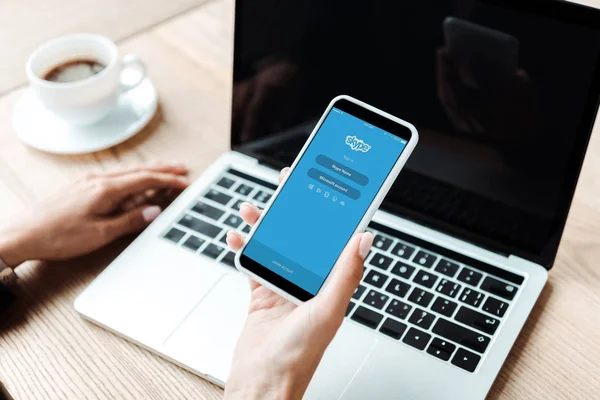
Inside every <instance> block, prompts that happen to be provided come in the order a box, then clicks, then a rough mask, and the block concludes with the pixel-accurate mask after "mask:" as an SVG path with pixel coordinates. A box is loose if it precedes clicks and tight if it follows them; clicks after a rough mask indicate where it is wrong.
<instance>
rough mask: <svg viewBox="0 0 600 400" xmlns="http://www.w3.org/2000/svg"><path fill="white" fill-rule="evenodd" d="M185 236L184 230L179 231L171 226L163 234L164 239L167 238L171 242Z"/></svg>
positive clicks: (175, 241)
mask: <svg viewBox="0 0 600 400" xmlns="http://www.w3.org/2000/svg"><path fill="white" fill-rule="evenodd" d="M184 236H185V232H184V231H180V230H179V229H177V228H171V229H170V230H169V232H167V233H165V235H164V236H163V237H164V238H165V239H169V240H170V241H171V242H174V243H179V241H180V240H181V239H182V238H183V237H184Z"/></svg>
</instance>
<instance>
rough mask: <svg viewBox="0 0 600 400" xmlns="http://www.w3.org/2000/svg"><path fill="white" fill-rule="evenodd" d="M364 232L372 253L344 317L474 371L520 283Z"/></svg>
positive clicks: (432, 249)
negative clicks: (371, 237) (367, 235)
mask: <svg viewBox="0 0 600 400" xmlns="http://www.w3.org/2000/svg"><path fill="white" fill-rule="evenodd" d="M369 230H370V231H372V232H373V234H374V235H375V240H374V243H373V250H372V251H371V254H370V255H369V257H368V258H367V261H366V263H365V273H364V278H363V281H362V282H361V283H360V285H359V287H358V288H357V289H356V291H355V292H354V296H353V300H352V301H351V303H350V305H349V306H348V309H347V310H346V316H347V317H349V318H351V319H352V320H354V321H356V322H358V323H360V324H362V325H365V326H367V327H369V328H371V329H373V330H377V331H379V332H380V333H382V334H384V335H387V336H389V337H391V338H393V339H395V340H399V341H401V342H403V343H404V344H406V345H408V346H411V347H413V348H415V349H417V350H420V351H423V352H426V353H427V354H429V355H431V356H433V357H436V358H437V359H439V360H441V361H443V362H448V363H451V364H452V365H454V366H456V367H458V368H461V369H463V370H465V371H468V372H474V371H475V370H476V369H477V367H478V365H479V364H480V363H481V360H482V358H483V357H484V355H485V354H486V352H487V351H488V350H489V344H490V342H491V341H492V339H493V338H494V335H495V334H496V333H497V332H498V327H499V326H500V325H501V323H502V321H503V318H504V317H505V316H506V311H507V310H508V308H509V307H510V304H511V302H512V301H513V299H514V298H515V295H516V294H517V292H518V290H519V286H520V285H521V284H522V283H523V277H521V276H518V275H515V274H512V273H510V272H507V271H505V270H502V269H499V268H496V267H494V266H491V265H487V264H484V263H482V262H480V261H477V260H471V259H469V258H468V257H466V256H463V255H460V254H456V253H454V252H452V251H450V250H447V249H443V248H441V247H439V246H436V245H433V244H429V243H427V242H425V241H422V240H420V239H416V238H412V237H410V236H408V235H406V234H404V233H402V232H397V231H394V230H392V229H390V228H388V227H385V226H383V225H380V224H377V223H371V225H370V228H369ZM382 231H385V233H384V232H382ZM440 253H442V254H440ZM446 254H448V255H446ZM457 259H460V260H461V261H457Z"/></svg>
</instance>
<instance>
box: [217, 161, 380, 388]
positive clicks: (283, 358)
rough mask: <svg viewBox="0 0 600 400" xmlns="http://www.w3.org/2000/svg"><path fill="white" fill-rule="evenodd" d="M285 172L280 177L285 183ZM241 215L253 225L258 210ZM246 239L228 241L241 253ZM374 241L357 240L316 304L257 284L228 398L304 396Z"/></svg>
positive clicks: (366, 236)
mask: <svg viewBox="0 0 600 400" xmlns="http://www.w3.org/2000/svg"><path fill="white" fill-rule="evenodd" d="M285 173H286V172H285V171H282V174H281V175H280V182H281V178H282V177H283V176H285V175H284V174H285ZM240 214H241V216H242V218H243V219H244V221H245V222H246V223H247V224H249V225H253V224H254V223H256V221H257V220H258V217H259V216H260V210H259V209H257V208H256V207H254V206H252V205H250V204H248V203H243V204H242V206H241V208H240ZM243 241H244V237H243V236H242V235H240V234H239V233H236V232H230V233H229V234H228V236H227V242H228V244H229V245H230V246H231V247H232V248H233V249H234V250H238V249H239V248H240V247H241V246H242V244H243ZM372 243H373V235H372V234H371V233H369V232H367V233H362V234H358V235H356V236H355V237H353V238H352V240H351V241H350V242H349V243H348V245H347V246H346V249H345V250H344V252H343V253H342V255H341V256H340V259H339V261H338V263H337V264H336V267H335V269H334V272H333V275H332V278H331V281H330V282H329V284H328V285H327V287H325V288H324V289H323V291H322V292H320V293H319V294H318V295H317V296H316V297H315V298H313V299H312V300H310V301H308V302H306V303H304V304H302V305H301V306H298V307H296V306H295V305H294V304H292V303H290V302H288V301H287V300H285V299H283V298H282V297H280V296H279V295H277V294H275V293H273V292H271V291H270V290H268V289H266V288H265V287H262V286H260V285H259V284H257V283H256V282H252V281H251V282H250V286H251V289H252V295H251V303H250V310H249V313H248V319H247V320H246V325H245V326H244V330H243V331H242V334H241V336H240V339H239V341H238V344H237V346H236V349H235V353H234V358H233V366H232V370H231V374H230V376H229V379H228V380H227V386H226V387H225V398H249V397H252V395H253V394H254V395H256V394H258V393H262V395H264V393H267V392H270V393H271V394H272V397H278V398H283V397H289V395H290V394H291V393H293V395H294V397H297V398H300V397H301V396H302V394H303V393H304V391H305V390H306V388H307V386H308V383H309V382H310V380H311V378H312V376H313V374H314V372H315V370H316V368H317V366H318V365H319V362H320V361H321V358H322V356H323V353H324V352H325V349H326V348H327V346H328V345H329V343H330V342H331V340H332V339H333V337H334V336H335V334H336V332H337V330H338V329H339V327H340V325H341V324H342V321H343V319H344V315H345V313H346V309H347V307H348V304H349V302H350V298H351V297H352V295H353V294H354V291H355V289H356V287H357V286H358V283H359V282H360V280H361V279H362V275H363V264H364V259H365V256H366V255H367V254H368V252H369V249H370V247H371V244H372Z"/></svg>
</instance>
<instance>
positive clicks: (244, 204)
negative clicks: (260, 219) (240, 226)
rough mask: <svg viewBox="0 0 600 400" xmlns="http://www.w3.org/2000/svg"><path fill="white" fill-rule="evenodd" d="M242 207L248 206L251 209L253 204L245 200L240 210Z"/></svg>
mask: <svg viewBox="0 0 600 400" xmlns="http://www.w3.org/2000/svg"><path fill="white" fill-rule="evenodd" d="M242 208H248V209H251V208H252V204H250V203H248V202H247V201H245V202H243V203H242V204H240V210H241V209H242Z"/></svg>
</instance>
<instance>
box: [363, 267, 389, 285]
mask: <svg viewBox="0 0 600 400" xmlns="http://www.w3.org/2000/svg"><path fill="white" fill-rule="evenodd" d="M364 281H365V282H366V283H368V284H369V285H373V286H375V287H378V288H380V287H383V284H384V283H385V281H387V276H385V275H384V274H381V273H379V272H378V271H376V270H374V269H372V270H370V271H369V273H368V274H367V276H366V277H365V279H364Z"/></svg>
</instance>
